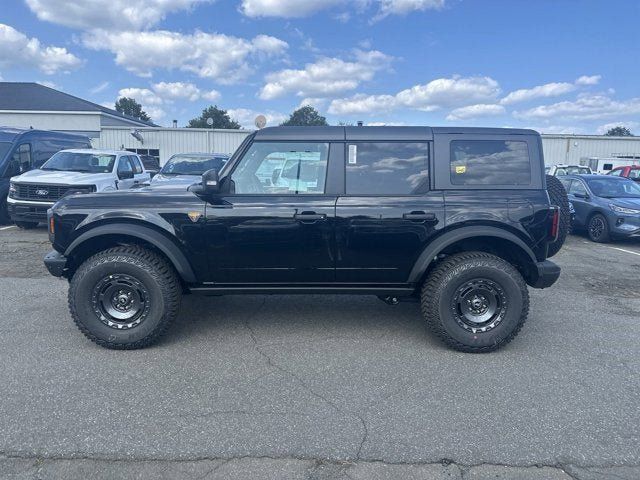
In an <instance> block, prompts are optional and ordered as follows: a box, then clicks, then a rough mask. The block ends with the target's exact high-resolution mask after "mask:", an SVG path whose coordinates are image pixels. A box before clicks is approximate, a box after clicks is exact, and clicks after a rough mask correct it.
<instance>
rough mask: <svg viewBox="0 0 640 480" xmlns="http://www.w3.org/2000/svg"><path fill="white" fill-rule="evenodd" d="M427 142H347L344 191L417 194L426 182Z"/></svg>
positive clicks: (426, 184) (424, 186) (375, 193)
mask: <svg viewBox="0 0 640 480" xmlns="http://www.w3.org/2000/svg"><path fill="white" fill-rule="evenodd" d="M428 161H429V144H428V143H426V142H415V143H400V142H371V143H365V142H359V143H349V144H347V165H346V192H347V195H417V194H421V193H425V192H426V191H427V190H428V188H429V187H428V185H429V169H428V164H429V163H428Z"/></svg>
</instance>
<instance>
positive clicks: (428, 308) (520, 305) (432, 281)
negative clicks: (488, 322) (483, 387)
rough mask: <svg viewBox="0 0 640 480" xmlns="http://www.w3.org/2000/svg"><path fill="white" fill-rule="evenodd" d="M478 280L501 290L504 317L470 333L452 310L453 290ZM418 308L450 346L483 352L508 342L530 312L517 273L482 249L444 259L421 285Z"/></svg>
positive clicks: (473, 351)
mask: <svg viewBox="0 0 640 480" xmlns="http://www.w3.org/2000/svg"><path fill="white" fill-rule="evenodd" d="M476 279H481V280H483V281H486V280H489V281H491V282H495V283H496V284H498V285H499V287H500V288H501V289H502V293H503V294H504V295H505V299H506V301H505V302H504V305H505V307H504V310H502V311H503V312H504V316H503V317H502V320H501V321H500V322H499V323H498V324H496V325H495V326H494V327H492V328H491V329H489V330H487V331H484V332H471V331H469V330H467V329H465V328H463V327H462V326H460V324H459V323H458V320H456V316H455V315H454V313H453V310H452V302H453V300H454V297H455V293H456V291H458V290H459V289H460V288H461V286H463V285H465V283H466V282H469V281H475V280H476ZM420 307H421V311H422V315H423V317H424V319H425V321H426V323H427V327H428V328H429V330H430V331H431V332H432V333H434V334H435V335H436V336H437V337H439V338H440V339H441V340H442V341H443V342H444V343H445V344H446V345H448V346H449V347H451V348H453V349H455V350H459V351H462V352H470V353H484V352H491V351H494V350H497V349H499V348H500V347H502V346H504V345H506V344H507V343H509V342H510V341H511V340H512V339H513V338H514V337H515V336H516V335H517V334H518V332H519V331H520V329H521V328H522V326H523V325H524V322H525V321H526V319H527V315H528V314H529V292H528V290H527V285H526V283H525V281H524V279H523V278H522V276H521V275H520V273H519V272H518V271H517V270H516V269H515V268H514V267H513V266H512V265H511V264H510V263H508V262H506V261H505V260H503V259H501V258H499V257H496V256H495V255H491V254H489V253H484V252H467V253H460V254H456V255H452V256H450V257H448V258H446V259H445V260H443V261H442V262H441V263H440V264H439V265H437V266H436V267H435V269H434V270H433V271H432V272H431V273H430V274H429V276H428V277H427V279H426V281H425V282H424V284H423V286H422V292H421V302H420Z"/></svg>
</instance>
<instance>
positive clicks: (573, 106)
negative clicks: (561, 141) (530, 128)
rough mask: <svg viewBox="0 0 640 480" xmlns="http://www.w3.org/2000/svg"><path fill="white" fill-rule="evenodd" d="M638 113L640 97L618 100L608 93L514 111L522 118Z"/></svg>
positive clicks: (593, 116) (515, 114) (578, 117)
mask: <svg viewBox="0 0 640 480" xmlns="http://www.w3.org/2000/svg"><path fill="white" fill-rule="evenodd" d="M638 114H640V97H636V98H630V99H628V100H625V101H618V100H613V99H612V98H610V97H608V96H606V95H581V96H579V97H578V98H577V99H576V100H575V101H565V102H558V103H554V104H551V105H541V106H538V107H534V108H530V109H528V110H524V111H516V112H514V113H513V115H514V117H516V118H521V119H549V118H554V119H558V118H562V119H574V120H597V119H601V118H607V117H621V116H626V115H638Z"/></svg>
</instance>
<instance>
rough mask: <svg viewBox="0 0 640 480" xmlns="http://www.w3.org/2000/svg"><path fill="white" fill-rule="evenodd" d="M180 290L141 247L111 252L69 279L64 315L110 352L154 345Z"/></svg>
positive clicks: (170, 272) (167, 268)
mask: <svg viewBox="0 0 640 480" xmlns="http://www.w3.org/2000/svg"><path fill="white" fill-rule="evenodd" d="M181 295H182V289H181V285H180V281H179V279H178V276H177V274H176V273H175V271H174V269H173V267H172V266H171V265H170V264H169V263H168V262H167V261H166V260H165V259H164V258H162V257H161V256H159V255H158V254H156V253H154V252H152V251H149V250H146V249H144V248H141V247H137V246H131V247H116V248H111V249H109V250H105V251H103V252H100V253H98V254H96V255H94V256H92V257H90V258H89V259H88V260H86V261H85V262H84V263H83V264H82V265H80V267H79V268H78V270H77V271H76V272H75V274H74V275H73V278H72V279H71V284H70V287H69V310H70V311H71V316H72V317H73V320H74V322H75V323H76V325H77V326H78V328H79V329H80V331H82V333H84V334H85V336H86V337H87V338H89V339H90V340H91V341H93V342H95V343H97V344H98V345H100V346H103V347H106V348H113V349H121V350H122V349H127V350H130V349H135V348H143V347H146V346H148V345H151V344H153V343H155V342H156V341H157V340H158V339H159V338H160V337H161V336H162V335H163V334H164V333H165V332H166V331H167V329H168V328H169V325H170V324H171V322H173V320H174V319H175V317H176V316H177V314H178V308H179V306H180V298H181Z"/></svg>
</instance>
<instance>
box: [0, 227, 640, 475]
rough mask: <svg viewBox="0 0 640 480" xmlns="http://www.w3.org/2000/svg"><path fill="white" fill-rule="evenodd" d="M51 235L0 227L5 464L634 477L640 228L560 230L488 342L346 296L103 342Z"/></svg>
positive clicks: (188, 312)
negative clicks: (54, 267) (440, 334)
mask: <svg viewBox="0 0 640 480" xmlns="http://www.w3.org/2000/svg"><path fill="white" fill-rule="evenodd" d="M49 248H50V245H49V243H48V241H47V235H46V230H45V229H43V228H40V229H37V230H34V231H20V230H18V229H17V228H15V227H2V228H1V229H0V291H1V292H2V295H1V296H0V318H1V319H2V328H3V335H2V336H0V352H2V354H1V355H2V360H3V361H2V363H3V368H2V369H1V370H0V385H1V390H0V391H1V393H0V432H2V435H1V436H0V442H1V445H0V455H1V456H0V477H2V478H47V477H51V476H62V477H66V478H87V477H89V476H91V477H93V478H114V477H113V476H114V475H115V476H117V475H118V473H119V474H121V475H125V474H126V475H131V476H132V477H134V476H136V475H142V474H143V473H144V475H149V478H275V477H276V474H275V472H278V474H277V478H318V479H320V478H327V479H329V478H330V479H333V478H362V479H375V478H434V479H440V478H474V479H476V478H535V479H570V478H575V479H581V480H583V479H601V478H623V479H637V478H639V477H640V450H639V449H638V445H639V444H640V422H638V419H639V418H640V325H639V321H640V296H639V294H638V292H639V285H638V278H639V277H640V276H639V274H638V272H639V271H640V240H628V241H624V242H617V243H612V244H608V245H600V244H594V243H591V242H589V241H587V240H586V239H585V238H584V237H582V236H572V237H570V238H569V240H568V243H567V244H566V246H565V248H564V249H563V250H562V252H561V253H560V254H559V255H558V256H557V257H555V259H556V260H557V262H558V263H559V264H560V265H561V266H562V268H563V273H562V276H561V278H560V281H559V283H558V284H557V285H556V286H554V287H553V288H551V289H549V290H531V300H532V305H531V313H530V316H529V320H528V322H527V324H526V325H525V327H524V329H523V330H522V332H521V333H520V335H519V337H518V338H516V340H515V341H513V342H512V343H511V344H510V345H508V346H507V347H506V348H504V349H502V350H500V351H498V352H495V353H491V354H486V355H471V354H463V353H458V352H455V351H451V350H448V349H446V348H445V347H443V346H442V345H441V344H440V343H438V342H437V341H436V340H435V339H434V338H432V337H431V336H430V335H429V334H428V333H427V332H426V330H425V328H424V326H423V323H422V321H421V317H420V314H419V311H418V305H417V304H412V303H402V304H400V305H398V306H390V305H386V304H384V303H382V302H380V301H379V300H377V299H376V298H374V297H351V296H332V297H324V296H249V297H233V296H228V297H211V298H204V297H196V296H186V297H184V299H183V307H182V310H181V314H180V317H179V321H178V322H177V324H176V325H175V326H174V327H173V328H172V329H171V331H170V333H169V334H168V336H167V337H166V338H165V339H164V340H163V341H162V342H161V343H160V344H158V345H156V346H154V347H151V348H148V349H145V350H139V351H109V350H105V349H102V348H100V347H98V346H96V345H94V344H93V343H91V342H89V341H88V340H86V339H85V338H84V337H83V336H82V334H81V333H80V332H79V331H78V330H77V328H76V327H75V326H74V325H73V323H72V321H71V319H70V316H69V313H68V310H67V304H66V291H67V284H66V281H64V280H59V279H55V278H53V277H51V276H49V275H48V274H47V272H46V270H45V269H44V266H43V264H42V261H41V257H42V255H43V254H44V253H45V252H47V251H48V250H49ZM106 464H108V465H109V473H108V474H107V473H105V472H106V470H105V465H106ZM114 472H115V473H114ZM106 475H111V476H106ZM144 478H147V477H144Z"/></svg>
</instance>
